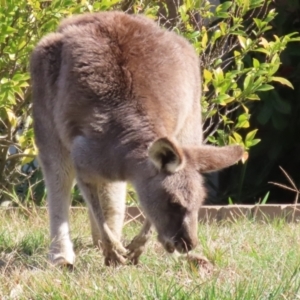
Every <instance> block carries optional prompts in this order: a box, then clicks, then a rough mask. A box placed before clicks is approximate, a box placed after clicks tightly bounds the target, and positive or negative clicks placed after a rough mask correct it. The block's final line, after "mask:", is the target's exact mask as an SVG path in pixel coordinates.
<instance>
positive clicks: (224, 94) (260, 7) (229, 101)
mask: <svg viewBox="0 0 300 300" xmlns="http://www.w3.org/2000/svg"><path fill="white" fill-rule="evenodd" d="M163 3H164V2H162V1H154V0H153V1H116V0H102V1H97V2H96V1H84V0H83V1H81V2H80V3H79V2H78V1H75V0H54V1H37V0H28V1H26V2H24V1H21V0H17V1H11V0H10V1H6V2H4V5H2V6H1V7H0V17H1V25H0V26H1V31H0V83H1V86H0V117H1V123H0V191H2V194H0V201H1V200H3V199H5V198H6V197H9V196H12V195H13V194H14V193H15V194H17V195H19V196H20V195H23V199H26V197H25V196H26V195H27V198H32V199H34V200H35V202H39V201H40V199H41V197H42V195H43V194H44V193H43V187H41V186H39V185H38V182H39V180H40V177H41V176H40V174H38V173H37V172H36V168H37V165H36V162H35V161H34V158H35V156H36V149H35V147H34V142H33V131H32V119H31V116H30V107H31V105H30V99H31V90H30V86H29V82H28V80H29V74H28V61H29V55H30V52H31V50H32V48H33V47H34V45H35V44H36V43H37V41H38V40H39V39H40V38H41V37H42V36H43V35H45V34H46V33H48V32H51V31H53V30H55V28H56V26H57V24H58V22H59V20H60V19H61V18H63V17H65V16H67V15H71V14H74V13H82V12H85V11H99V10H110V9H123V10H126V11H130V12H132V13H144V14H146V15H147V16H149V17H151V18H153V19H156V20H157V21H158V22H159V23H161V24H164V25H165V26H167V27H169V29H171V30H174V31H176V32H178V33H179V34H182V35H183V36H185V37H186V38H187V39H189V40H190V42H191V43H192V44H193V45H194V47H195V49H196V51H197V52H198V53H199V55H200V56H201V67H202V74H203V96H202V99H201V103H202V107H203V122H204V132H205V141H206V142H210V143H213V144H216V145H224V144H228V143H229V144H233V143H238V144H241V145H243V146H244V148H245V150H246V151H248V150H249V149H250V148H251V147H253V146H255V145H256V144H257V143H259V141H260V140H259V139H258V138H256V133H257V128H253V126H251V119H250V117H251V114H252V110H253V109H254V107H255V106H256V103H257V101H259V100H260V99H261V97H262V95H263V93H264V92H266V91H271V90H273V83H274V82H276V83H279V84H283V85H286V86H288V87H290V88H292V85H291V83H290V82H289V81H288V80H287V79H285V78H283V77H279V76H277V74H276V73H277V71H278V69H279V67H280V64H281V61H280V54H281V53H282V51H284V49H285V48H286V46H287V44H288V43H290V42H293V41H298V40H299V37H298V35H297V34H296V33H289V34H286V35H283V36H281V37H278V36H276V35H274V36H272V37H270V36H269V35H268V31H269V30H270V29H271V23H272V21H273V20H274V18H275V16H276V12H275V10H274V9H272V8H271V7H270V5H271V0H248V1H243V0H235V1H226V2H223V3H222V4H221V5H219V6H218V7H217V8H216V10H215V12H214V13H213V12H212V10H211V8H212V7H211V5H210V4H209V2H208V1H204V0H184V1H182V3H181V5H180V6H179V7H176V6H174V7H172V5H174V4H172V3H173V1H166V2H165V4H163ZM170 3H171V4H170ZM171 9H172V11H173V12H174V11H175V15H174V13H173V15H172V18H170V17H169V16H170V14H171ZM174 9H175V10H174ZM169 12H170V14H169ZM200 16H201V17H200ZM199 101H200V99H199ZM276 101H277V102H276V103H277V105H279V106H280V105H281V107H282V109H288V108H287V106H286V105H284V104H283V103H282V102H280V99H279V100H276ZM263 109H264V108H262V109H261V110H262V112H261V118H265V117H266V115H265V112H264V111H263ZM278 122H279V121H278ZM33 186H35V187H34V188H33ZM39 189H40V191H42V192H40V193H38V192H37V191H38V190H39ZM32 191H35V193H32ZM0 193H1V192H0ZM28 196H29V197H28Z"/></svg>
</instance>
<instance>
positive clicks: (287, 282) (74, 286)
mask: <svg viewBox="0 0 300 300" xmlns="http://www.w3.org/2000/svg"><path fill="white" fill-rule="evenodd" d="M71 221H72V238H73V241H74V245H75V251H76V254H77V260H76V266H75V269H74V270H73V271H70V270H68V269H63V268H54V267H52V266H50V265H49V264H48V262H47V259H46V258H47V247H48V243H49V237H48V217H47V214H46V212H45V211H41V212H39V213H37V212H34V213H29V212H27V213H26V214H25V213H22V212H16V211H10V212H8V211H0V299H35V300H38V299H166V300H169V299H216V300H222V299H228V300H232V299H291V300H295V299H300V225H299V224H297V223H286V222H285V221H283V220H281V219H277V220H274V221H270V222H254V221H253V220H249V219H246V218H243V219H239V220H237V221H236V222H224V223H212V224H201V225H200V227H199V241H200V243H199V246H198V249H197V251H198V252H199V253H201V254H203V255H204V256H206V257H207V258H208V259H209V260H210V261H211V262H212V263H213V266H214V267H213V269H212V270H210V271H209V272H208V271H207V270H205V268H201V267H197V266H196V265H194V264H191V263H189V262H187V261H185V260H178V259H175V258H174V257H173V256H170V255H168V254H166V253H165V252H164V250H163V249H162V247H161V246H160V245H159V244H158V243H157V242H156V240H155V237H154V236H153V238H152V240H151V242H150V243H149V245H148V247H147V250H146V252H145V253H144V254H143V255H142V257H141V261H140V264H139V265H138V266H120V267H117V268H111V267H105V266H104V264H103V257H102V254H101V253H100V252H99V251H98V250H97V249H95V248H94V247H93V246H92V241H91V237H90V233H89V222H88V220H87V214H86V212H85V211H84V210H75V211H73V212H72V218H71ZM139 227H140V226H137V224H135V225H134V224H132V223H131V224H129V225H126V226H125V228H124V236H125V242H128V241H129V240H130V239H131V238H132V237H133V236H134V234H135V233H137V231H138V228H139Z"/></svg>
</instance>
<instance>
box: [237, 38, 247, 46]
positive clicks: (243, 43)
mask: <svg viewBox="0 0 300 300" xmlns="http://www.w3.org/2000/svg"><path fill="white" fill-rule="evenodd" d="M238 40H239V42H240V45H241V47H242V48H243V49H245V48H246V39H245V38H244V37H243V36H241V35H239V36H238Z"/></svg>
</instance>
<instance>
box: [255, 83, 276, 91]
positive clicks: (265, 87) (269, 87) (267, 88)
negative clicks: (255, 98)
mask: <svg viewBox="0 0 300 300" xmlns="http://www.w3.org/2000/svg"><path fill="white" fill-rule="evenodd" d="M273 89H274V87H273V86H272V85H270V84H267V83H266V84H262V85H261V86H260V87H259V88H258V89H257V90H256V91H257V92H266V91H270V90H273Z"/></svg>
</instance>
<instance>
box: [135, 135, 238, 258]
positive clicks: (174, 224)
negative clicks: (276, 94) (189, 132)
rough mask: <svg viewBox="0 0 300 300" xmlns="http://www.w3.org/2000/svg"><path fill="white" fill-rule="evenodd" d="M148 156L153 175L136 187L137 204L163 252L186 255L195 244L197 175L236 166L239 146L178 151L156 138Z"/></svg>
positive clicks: (200, 199) (200, 198) (202, 194)
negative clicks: (154, 232) (142, 210)
mask: <svg viewBox="0 0 300 300" xmlns="http://www.w3.org/2000/svg"><path fill="white" fill-rule="evenodd" d="M148 154H149V162H148V163H149V164H150V166H151V165H152V168H154V170H155V171H154V172H151V176H148V177H143V179H141V181H140V182H139V184H138V186H137V191H138V194H139V198H140V201H141V204H142V206H143V208H144V211H145V213H146V215H147V217H148V218H149V219H150V221H151V222H152V224H153V225H154V226H155V228H156V230H157V232H158V240H159V241H160V242H161V243H162V245H163V246H164V248H165V249H166V250H167V251H168V252H170V253H172V252H174V250H177V251H179V252H181V253H183V252H188V251H190V250H192V249H193V248H195V246H196V244H197V241H198V239H197V228H198V210H199V208H200V206H201V204H202V202H203V199H204V197H205V189H204V187H203V183H202V176H201V173H204V172H211V171H216V170H219V169H222V168H225V167H228V166H230V165H232V164H234V163H236V162H237V161H238V160H239V159H240V158H241V157H242V154H243V150H242V148H241V147H240V146H226V147H213V146H205V145H203V146H201V147H190V148H180V147H178V146H177V145H176V144H175V143H174V142H172V141H170V140H169V139H168V138H160V139H158V140H156V141H155V142H154V143H153V144H152V145H151V146H150V148H149V153H148Z"/></svg>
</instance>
